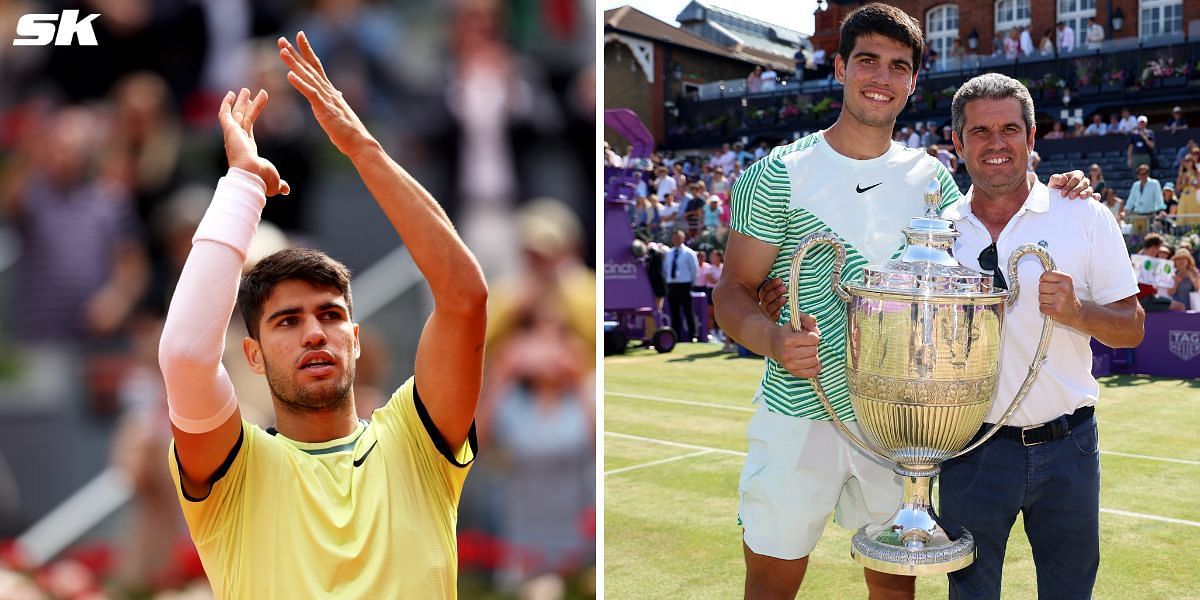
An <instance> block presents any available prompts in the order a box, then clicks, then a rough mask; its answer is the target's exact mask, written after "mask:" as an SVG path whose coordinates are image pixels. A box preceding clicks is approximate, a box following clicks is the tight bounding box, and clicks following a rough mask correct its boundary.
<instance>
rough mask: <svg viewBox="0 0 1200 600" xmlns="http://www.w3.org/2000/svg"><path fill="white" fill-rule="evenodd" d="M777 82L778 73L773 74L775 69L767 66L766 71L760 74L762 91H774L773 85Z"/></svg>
mask: <svg viewBox="0 0 1200 600" xmlns="http://www.w3.org/2000/svg"><path fill="white" fill-rule="evenodd" d="M778 80H779V73H776V72H775V67H772V66H771V65H767V68H766V70H764V71H763V72H762V91H763V92H773V91H775V83H776V82H777V81H778Z"/></svg>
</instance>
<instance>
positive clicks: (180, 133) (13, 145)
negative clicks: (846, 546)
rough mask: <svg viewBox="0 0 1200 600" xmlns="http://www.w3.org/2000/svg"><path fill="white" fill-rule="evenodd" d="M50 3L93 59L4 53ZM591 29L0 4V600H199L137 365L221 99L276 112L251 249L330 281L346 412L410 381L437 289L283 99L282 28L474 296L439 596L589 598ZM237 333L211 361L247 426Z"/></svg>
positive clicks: (188, 229) (111, 2)
mask: <svg viewBox="0 0 1200 600" xmlns="http://www.w3.org/2000/svg"><path fill="white" fill-rule="evenodd" d="M64 9H79V10H80V11H81V13H82V14H81V18H82V17H83V15H87V14H91V13H100V14H101V16H100V17H99V18H97V19H96V20H94V21H93V22H92V23H93V25H94V29H95V33H96V38H97V41H98V45H96V46H47V47H31V46H20V47H17V46H13V45H11V42H10V41H9V40H10V39H11V36H12V34H13V32H15V30H16V22H17V20H18V19H19V18H20V16H21V15H24V14H29V13H57V12H59V11H61V10H64ZM595 18H596V17H595V7H594V5H593V3H591V2H588V1H587V0H512V1H503V2H502V1H500V0H454V1H448V2H415V1H399V0H392V1H383V0H377V1H372V0H78V1H77V2H74V3H67V2H50V1H45V2H35V1H22V0H14V1H10V2H3V3H0V31H3V32H5V36H6V37H5V39H4V40H3V43H0V597H4V598H69V599H72V600H75V599H82V598H88V599H94V598H165V597H189V598H191V597H196V598H204V597H208V596H210V595H211V594H210V593H209V592H208V590H207V586H206V585H205V583H204V579H203V572H202V569H201V568H200V565H199V561H198V559H197V558H196V556H195V552H194V550H193V549H192V548H191V544H190V541H189V540H188V537H187V532H186V529H185V527H184V525H183V521H182V518H181V515H180V513H179V507H178V502H177V500H176V494H175V490H174V489H173V488H172V485H171V481H170V477H169V475H168V472H167V462H166V461H167V458H168V457H167V450H166V448H167V444H168V442H169V437H170V429H169V426H168V421H167V417H166V410H165V408H166V403H165V398H164V392H163V389H162V381H161V377H160V375H159V373H158V368H157V361H156V351H157V345H158V336H159V332H160V327H161V323H162V319H163V317H164V313H165V310H166V306H167V303H168V301H169V298H170V296H171V293H172V289H173V285H174V281H175V278H176V276H177V274H178V272H179V270H180V268H181V267H182V264H183V261H184V259H185V257H186V255H187V252H188V250H189V248H190V238H191V235H192V232H193V231H194V229H195V227H196V225H197V224H198V222H199V219H200V218H201V217H202V216H203V213H204V210H205V209H206V207H207V205H208V202H209V200H210V198H211V194H212V190H213V188H214V186H215V183H216V180H217V178H218V177H220V176H221V175H222V174H223V173H224V172H225V169H226V164H225V157H224V150H223V147H222V144H221V138H220V133H219V129H218V127H217V120H216V118H215V114H216V108H217V106H218V104H219V101H220V98H221V96H222V95H223V94H224V93H225V91H226V90H231V89H232V90H236V89H239V88H241V87H249V88H251V89H258V88H262V89H265V90H267V92H268V93H269V94H270V101H269V103H268V105H267V108H266V111H265V112H264V114H263V115H262V117H261V118H260V119H259V121H258V123H257V125H256V127H255V135H256V138H257V141H258V146H259V152H260V154H261V155H262V156H264V157H266V158H268V159H269V160H271V161H272V162H273V163H274V164H275V165H276V166H277V167H279V170H280V172H281V173H282V174H283V176H284V178H285V179H287V180H288V181H289V182H290V183H291V186H292V190H293V191H292V194H291V196H289V197H286V198H275V199H272V200H271V201H269V202H268V205H267V208H266V210H265V212H264V222H263V225H262V227H260V230H259V235H258V236H257V238H256V240H255V250H254V254H255V255H256V256H258V257H261V256H264V255H266V254H268V253H270V252H272V251H274V250H277V249H279V248H282V247H284V246H286V245H289V244H296V245H304V246H310V247H316V248H320V249H322V250H325V251H326V252H328V253H329V254H330V255H332V256H334V257H335V258H338V259H339V260H342V261H343V262H345V263H346V264H347V265H348V266H349V267H350V268H351V269H352V270H353V271H354V273H355V280H354V283H353V285H354V294H355V310H356V314H355V315H354V317H355V320H357V321H359V322H361V323H362V325H363V328H362V331H363V333H362V335H363V355H362V359H361V360H360V362H359V367H358V380H357V382H356V398H357V400H358V404H359V409H360V412H361V413H363V414H364V415H365V414H369V412H370V410H372V409H373V408H375V407H377V406H378V405H379V404H380V403H381V402H383V401H385V399H386V398H387V397H388V395H390V392H391V391H392V390H393V389H394V388H395V386H397V385H398V384H399V383H401V382H402V381H403V380H404V379H405V378H407V377H408V376H409V375H410V374H411V372H412V362H413V356H414V353H415V348H416V342H417V335H418V333H419V331H420V325H421V323H423V322H424V318H425V315H426V314H427V313H428V310H429V307H430V302H431V298H430V297H429V296H428V292H427V290H426V289H425V287H424V285H423V283H422V281H421V279H420V277H419V273H417V272H416V269H415V267H414V266H413V265H412V262H411V260H409V259H408V257H407V253H406V252H405V250H404V248H403V245H402V244H401V242H400V240H399V239H398V237H397V236H396V235H395V233H394V232H393V231H392V229H391V226H390V224H388V222H387V220H386V218H384V216H383V214H382V212H381V211H379V210H378V208H377V207H376V206H375V203H374V201H373V200H372V199H371V198H370V196H369V195H368V193H367V191H366V189H365V187H364V186H363V185H362V184H361V182H360V180H359V179H358V177H357V174H356V173H355V172H354V171H353V168H352V167H351V166H350V164H349V162H348V161H347V160H345V159H344V157H342V156H341V155H340V154H339V153H338V152H337V150H336V149H335V148H334V147H333V146H332V145H331V144H330V143H329V142H328V140H327V139H326V138H325V136H324V134H323V132H322V131H321V130H320V128H319V127H318V126H317V124H316V122H315V120H314V119H313V118H312V115H311V113H310V111H309V109H308V107H307V104H306V102H305V101H304V99H303V98H302V97H301V96H299V94H297V93H295V92H294V91H293V90H292V89H291V87H290V86H289V85H288V84H287V82H286V79H285V76H284V73H285V68H284V67H283V65H282V64H281V63H280V61H279V59H278V53H277V49H276V47H275V43H274V42H275V40H276V39H277V38H278V36H280V35H286V36H288V37H289V38H292V39H294V36H295V33H296V32H297V31H299V30H303V31H305V32H306V33H307V34H308V36H309V38H310V39H311V40H312V43H313V45H314V47H315V49H316V51H317V53H318V54H319V55H320V56H321V58H322V60H323V62H324V65H325V68H326V70H327V72H328V73H329V75H330V78H331V79H332V80H333V83H334V84H335V85H336V86H337V87H338V88H339V89H341V90H342V91H343V92H344V93H345V95H346V96H347V98H348V99H349V101H350V103H351V105H352V106H353V107H354V108H355V110H356V111H358V113H359V115H360V116H361V117H362V118H363V120H364V121H365V122H366V123H367V125H368V127H369V128H370V129H371V131H372V132H373V133H374V134H375V135H376V137H378V138H379V139H380V141H381V142H382V143H383V144H384V146H385V148H386V149H387V150H388V152H389V153H390V154H391V155H392V157H393V158H395V159H396V160H397V162H399V163H400V164H401V165H403V166H404V167H405V168H406V169H408V170H409V171H410V172H412V173H413V174H414V175H415V176H416V177H417V179H419V180H420V181H421V182H422V183H423V184H424V185H425V186H426V187H427V188H428V189H429V190H430V191H431V192H432V193H433V194H434V195H435V196H436V197H437V198H438V199H439V200H440V201H441V202H442V204H443V206H444V207H445V208H446V210H447V212H448V213H449V214H450V216H451V218H452V219H454V221H455V223H456V225H457V226H458V228H459V231H460V233H461V234H462V235H463V237H464V239H465V240H466V241H467V243H468V245H470V246H471V247H472V249H473V250H474V251H475V253H476V255H477V256H478V257H479V259H480V262H481V264H482V265H483V267H484V270H485V273H486V274H487V276H488V279H489V284H490V286H491V300H490V303H491V307H490V315H489V333H488V345H489V347H488V356H487V372H486V375H485V384H484V393H483V396H482V398H481V401H480V407H479V411H478V419H477V420H478V426H479V433H480V453H479V459H478V461H477V463H476V466H475V467H474V471H473V472H472V474H471V476H470V477H469V478H468V480H467V485H466V489H465V491H464V497H463V500H462V505H461V509H460V521H459V551H460V574H461V577H460V579H461V595H462V597H464V598H493V597H495V598H502V597H523V598H525V597H528V598H559V597H568V598H576V597H578V598H582V597H591V596H594V582H595V572H594V563H595V547H596V539H595V459H596V457H595V418H594V415H595V411H594V406H595V386H594V382H593V373H592V371H593V368H594V365H595V358H594V353H595V350H594V348H595V277H594V274H593V269H594V252H593V249H594V248H595V237H596V236H595V226H594V224H595V219H594V215H595V204H594V202H595V201H596V200H595V191H594V190H595V166H594V165H595V155H596V145H595V131H596V129H595V112H596V104H595V102H596V99H595V93H596V86H595V75H594V73H595V37H594V36H595ZM251 260H254V257H252V258H251ZM240 328H241V323H240V318H238V317H235V318H234V320H233V324H232V325H231V331H230V334H229V339H230V342H229V343H227V348H230V349H232V351H230V352H227V358H226V361H225V364H226V367H227V368H228V369H229V371H230V372H231V374H232V375H233V377H234V379H235V382H236V385H237V389H238V391H239V396H240V398H241V400H242V403H243V406H242V410H243V414H244V415H245V416H246V417H247V418H248V419H251V420H253V421H255V422H257V423H258V424H259V425H262V426H264V427H265V426H268V425H270V424H271V422H272V419H273V411H272V409H271V403H270V399H269V396H268V395H267V388H266V386H265V384H264V383H263V381H261V380H260V379H258V378H256V377H254V376H253V375H251V374H250V373H249V372H248V370H247V369H246V367H245V362H244V359H243V358H242V357H241V355H240V352H238V351H237V350H238V349H239V348H240V343H239V342H238V340H239V339H240V337H241V335H242V332H240V331H239V329H240Z"/></svg>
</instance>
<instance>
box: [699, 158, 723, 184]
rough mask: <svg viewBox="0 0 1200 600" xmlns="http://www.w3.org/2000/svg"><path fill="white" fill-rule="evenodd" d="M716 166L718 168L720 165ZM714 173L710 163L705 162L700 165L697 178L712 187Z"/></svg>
mask: <svg viewBox="0 0 1200 600" xmlns="http://www.w3.org/2000/svg"><path fill="white" fill-rule="evenodd" d="M717 168H718V169H720V167H717ZM714 173H715V170H714V169H713V167H712V165H710V164H708V163H705V164H704V165H702V166H701V167H700V177H699V178H698V179H699V180H700V181H703V182H704V185H706V186H708V187H709V188H712V184H713V174H714Z"/></svg>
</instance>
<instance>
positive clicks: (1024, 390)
mask: <svg viewBox="0 0 1200 600" xmlns="http://www.w3.org/2000/svg"><path fill="white" fill-rule="evenodd" d="M1029 254H1033V255H1035V256H1037V257H1038V259H1039V260H1041V261H1042V268H1043V269H1045V270H1047V271H1053V270H1054V269H1055V266H1054V259H1053V258H1051V257H1050V253H1049V252H1046V249H1045V248H1042V247H1041V246H1039V245H1037V244H1024V245H1022V246H1021V247H1019V248H1017V249H1016V250H1015V251H1013V253H1012V256H1011V257H1009V259H1008V285H1009V287H1011V288H1012V289H1011V290H1009V296H1008V305H1009V306H1012V305H1013V303H1015V302H1016V301H1017V294H1018V293H1019V292H1020V288H1021V284H1020V283H1019V282H1018V281H1017V263H1018V262H1019V261H1020V260H1021V258H1022V257H1024V256H1026V255H1029ZM1053 329H1054V319H1051V318H1050V317H1049V315H1047V316H1045V317H1043V318H1042V337H1041V339H1039V340H1038V345H1037V352H1035V353H1034V355H1033V363H1032V364H1030V365H1029V373H1028V374H1027V375H1025V381H1023V382H1021V388H1020V389H1019V390H1017V395H1016V397H1015V398H1013V401H1012V403H1010V404H1009V405H1008V410H1005V411H1004V415H1003V416H1001V417H1000V420H999V421H997V422H996V424H995V425H992V428H991V429H989V430H988V432H987V433H985V434H984V435H983V437H981V438H979V439H978V440H976V441H975V443H974V444H971V445H970V446H967V447H966V448H963V449H962V450H960V451H958V452H957V453H955V454H954V455H953V456H950V457H949V458H958V457H960V456H962V455H964V454H966V453H968V452H970V451H972V450H974V449H976V448H978V447H979V446H980V445H982V444H983V443H984V442H986V441H988V440H989V439H991V437H992V436H993V435H996V432H997V431H1000V428H1001V427H1003V426H1004V425H1005V424H1007V423H1008V420H1009V419H1011V418H1012V415H1013V413H1014V412H1016V411H1017V407H1018V406H1020V405H1021V402H1023V401H1024V400H1025V396H1026V395H1028V394H1029V388H1030V387H1032V386H1033V380H1034V379H1036V378H1037V374H1038V372H1039V371H1041V370H1042V365H1044V364H1046V350H1047V348H1049V346H1050V333H1051V331H1053Z"/></svg>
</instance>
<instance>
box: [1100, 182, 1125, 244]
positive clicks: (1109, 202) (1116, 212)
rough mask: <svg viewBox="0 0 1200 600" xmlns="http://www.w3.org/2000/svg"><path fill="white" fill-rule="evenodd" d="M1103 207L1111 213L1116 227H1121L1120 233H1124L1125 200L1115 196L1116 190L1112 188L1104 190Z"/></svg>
mask: <svg viewBox="0 0 1200 600" xmlns="http://www.w3.org/2000/svg"><path fill="white" fill-rule="evenodd" d="M1103 198H1104V199H1103V200H1102V201H1103V202H1104V206H1105V207H1106V208H1108V211H1109V212H1111V213H1112V216H1113V218H1114V219H1116V220H1117V225H1120V226H1121V232H1122V233H1126V231H1125V229H1126V228H1125V200H1123V199H1122V198H1121V197H1119V196H1117V190H1116V189H1115V188H1113V187H1112V186H1107V187H1105V188H1104V196H1103Z"/></svg>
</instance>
